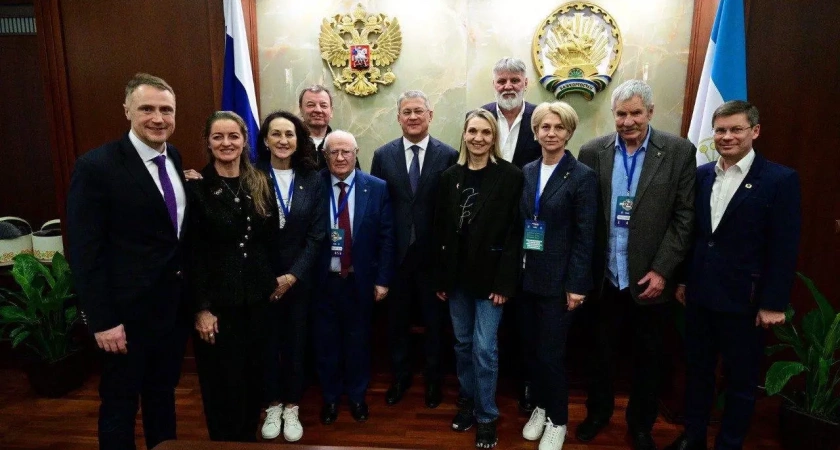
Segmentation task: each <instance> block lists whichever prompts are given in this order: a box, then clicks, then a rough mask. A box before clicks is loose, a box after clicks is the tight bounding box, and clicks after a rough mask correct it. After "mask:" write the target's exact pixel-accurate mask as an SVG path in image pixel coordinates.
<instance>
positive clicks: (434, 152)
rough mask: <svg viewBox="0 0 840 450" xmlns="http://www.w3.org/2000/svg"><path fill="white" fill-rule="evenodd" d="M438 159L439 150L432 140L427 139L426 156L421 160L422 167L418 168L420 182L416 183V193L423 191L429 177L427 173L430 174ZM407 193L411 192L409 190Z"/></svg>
mask: <svg viewBox="0 0 840 450" xmlns="http://www.w3.org/2000/svg"><path fill="white" fill-rule="evenodd" d="M403 155H405V152H403ZM439 157H440V149H438V148H437V145H435V142H434V140H432V138H429V145H428V146H427V147H426V155H425V156H424V158H423V167H421V168H420V181H419V182H418V183H417V192H420V189H423V185H424V184H425V183H427V182H428V180H429V176H430V175H429V172H431V171H432V168H433V167H435V164H436V161H437V159H438V158H439ZM403 167H405V166H403ZM405 179H406V181H408V176H406V177H405ZM409 187H410V185H409ZM409 191H411V189H409Z"/></svg>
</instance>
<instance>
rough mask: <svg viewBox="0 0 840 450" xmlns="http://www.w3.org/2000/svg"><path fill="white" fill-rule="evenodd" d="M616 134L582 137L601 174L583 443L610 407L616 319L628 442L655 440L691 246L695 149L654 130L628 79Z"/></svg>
mask: <svg viewBox="0 0 840 450" xmlns="http://www.w3.org/2000/svg"><path fill="white" fill-rule="evenodd" d="M612 111H613V117H614V119H615V128H616V132H615V133H610V134H608V135H606V136H602V137H599V138H596V139H593V140H592V141H590V142H588V143H586V144H585V145H583V146H582V147H581V150H580V161H581V162H582V163H584V164H586V165H587V166H589V167H591V168H592V169H593V170H595V172H596V173H597V175H598V179H599V185H600V191H601V195H600V197H599V199H598V221H597V223H596V228H595V259H594V264H593V274H594V277H595V293H594V294H595V295H594V296H593V297H594V300H593V301H592V302H591V303H588V304H587V307H585V308H584V309H585V310H588V311H589V317H590V319H592V321H593V323H591V324H590V326H587V330H591V332H592V333H593V336H592V341H593V342H595V348H594V351H593V353H592V355H591V358H590V364H591V366H590V370H591V374H590V385H589V392H588V398H587V401H586V407H587V417H586V419H585V420H584V421H583V422H582V423H581V424H580V426H578V429H577V433H576V434H577V438H578V439H579V440H581V441H584V442H588V441H590V440H592V439H594V438H595V436H596V435H597V434H598V432H600V431H601V430H602V429H603V428H604V427H605V426H606V425H607V423H608V422H609V420H610V417H611V416H612V413H613V409H614V392H613V381H612V375H613V369H612V366H613V359H612V355H611V353H612V351H611V349H612V347H613V345H614V344H615V343H616V342H617V337H618V336H616V335H617V334H618V333H616V331H617V330H620V329H621V325H622V322H627V325H629V328H630V333H631V337H630V343H631V346H632V350H633V352H634V355H635V356H634V362H633V382H632V388H631V392H630V401H629V403H628V405H627V414H626V419H627V425H628V429H629V430H630V433H631V435H632V439H633V447H634V448H636V449H637V450H638V449H645V450H647V449H655V448H656V445H655V443H654V442H653V439H651V436H650V432H651V429H652V428H653V423H654V422H655V421H656V415H657V410H658V404H657V392H658V390H659V386H660V384H661V377H662V368H661V365H662V364H661V363H662V361H661V360H662V356H663V353H664V350H663V344H662V342H663V330H664V328H665V326H666V324H667V323H669V320H670V314H669V313H670V309H669V305H668V304H667V303H668V302H669V301H670V300H671V299H672V298H673V297H674V289H675V284H674V275H675V271H676V268H677V266H678V265H679V264H680V263H681V262H682V260H683V259H684V258H685V257H686V255H687V253H688V251H689V248H690V245H691V233H692V226H693V221H694V178H695V176H694V173H695V159H694V154H695V148H694V145H692V144H691V143H690V142H689V141H687V140H685V139H683V138H680V137H678V136H674V135H671V134H668V133H665V132H663V131H659V130H654V129H653V128H652V127H651V126H650V124H649V122H650V119H651V117H652V116H653V93H652V91H651V88H650V86H648V85H647V84H646V83H644V82H643V81H640V80H629V81H626V82H624V83H622V84H621V85H620V86H618V87H617V88H616V89H615V91H613V94H612Z"/></svg>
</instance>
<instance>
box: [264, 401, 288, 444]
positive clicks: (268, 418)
mask: <svg viewBox="0 0 840 450" xmlns="http://www.w3.org/2000/svg"><path fill="white" fill-rule="evenodd" d="M282 413H283V405H282V404H280V405H277V406H269V407H268V409H266V410H265V422H263V426H262V437H263V439H274V438H276V437H277V436H280V428H281V426H280V425H281V424H282V422H281V419H280V415H281V414H282Z"/></svg>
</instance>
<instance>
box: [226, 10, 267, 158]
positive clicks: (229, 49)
mask: <svg viewBox="0 0 840 450" xmlns="http://www.w3.org/2000/svg"><path fill="white" fill-rule="evenodd" d="M222 110H225V111H233V112H235V113H237V114H239V115H240V116H242V118H243V119H244V120H245V125H247V126H248V135H249V139H248V141H249V142H248V143H249V145H250V146H251V155H250V157H251V161H256V158H257V135H258V134H259V131H260V125H259V122H258V118H259V112H258V110H257V94H256V90H255V89H254V75H253V72H252V71H251V54H250V53H249V51H248V35H247V34H246V32H245V17H244V15H243V13H242V3H241V1H240V0H225V69H224V78H223V84H222Z"/></svg>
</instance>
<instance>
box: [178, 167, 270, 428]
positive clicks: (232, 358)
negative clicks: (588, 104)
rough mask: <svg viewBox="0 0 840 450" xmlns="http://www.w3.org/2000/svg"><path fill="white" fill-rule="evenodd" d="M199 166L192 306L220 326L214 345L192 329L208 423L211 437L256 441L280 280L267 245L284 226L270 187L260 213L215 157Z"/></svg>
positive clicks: (192, 189) (193, 198)
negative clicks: (272, 305) (270, 312)
mask: <svg viewBox="0 0 840 450" xmlns="http://www.w3.org/2000/svg"><path fill="white" fill-rule="evenodd" d="M201 173H202V175H203V177H204V178H203V179H202V180H198V181H191V182H189V183H188V184H187V188H188V189H187V191H188V195H189V201H190V206H191V210H190V215H189V218H188V220H189V223H190V227H191V230H192V234H191V240H190V260H189V261H190V265H189V271H188V276H189V279H190V287H191V294H192V297H193V303H194V305H195V311H196V312H199V311H202V310H209V311H210V312H211V313H213V314H214V315H215V316H216V317H217V318H218V326H219V331H218V333H216V336H215V344H213V345H211V344H208V343H207V342H205V341H203V340H201V338H200V337H199V336H198V335H197V334H196V335H195V337H194V342H195V357H196V365H197V368H198V377H199V382H200V384H201V396H202V400H203V402H204V414H205V416H206V418H207V429H208V431H209V432H210V439H212V440H216V441H255V440H256V429H257V424H258V422H259V417H260V406H261V397H262V392H261V386H262V382H261V381H262V373H263V369H262V361H263V355H264V352H265V348H264V345H265V338H264V337H265V335H266V334H267V326H268V325H269V324H268V323H267V321H266V320H265V317H266V309H267V306H268V304H269V296H270V295H271V293H272V292H273V291H274V289H275V288H276V286H277V280H276V276H277V272H276V270H275V267H276V264H272V260H271V257H270V251H269V249H270V248H272V246H273V244H274V241H275V240H276V238H277V232H278V229H279V228H278V218H277V210H276V209H275V208H274V204H275V202H276V200H275V198H274V195H273V194H271V196H270V200H269V201H270V203H269V208H268V210H269V215H268V216H267V217H262V216H260V215H259V214H258V213H257V211H256V209H255V208H254V203H253V201H252V199H251V196H250V193H249V192H248V191H247V188H246V187H245V186H244V185H241V184H240V182H239V178H222V177H220V176H219V175H218V174H217V173H216V170H215V168H214V167H213V165H212V164H210V165H208V166H207V167H205V168H204V169H203V170H202V172H201ZM237 199H238V201H237Z"/></svg>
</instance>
